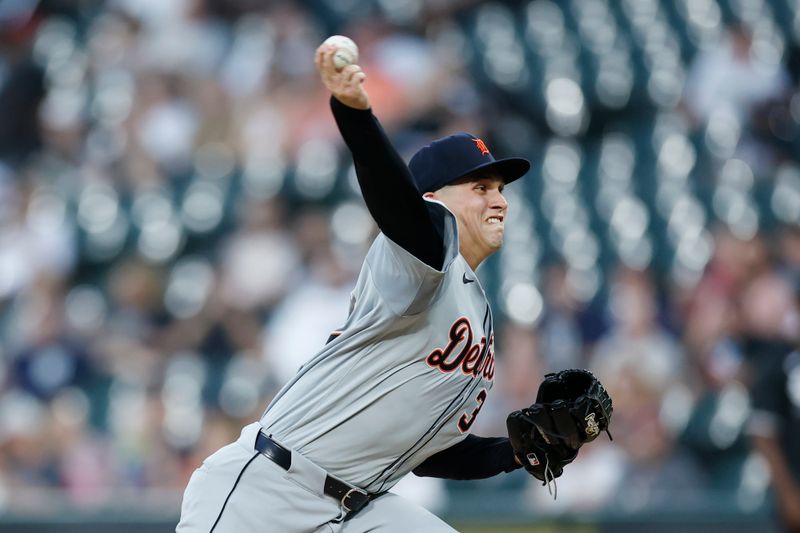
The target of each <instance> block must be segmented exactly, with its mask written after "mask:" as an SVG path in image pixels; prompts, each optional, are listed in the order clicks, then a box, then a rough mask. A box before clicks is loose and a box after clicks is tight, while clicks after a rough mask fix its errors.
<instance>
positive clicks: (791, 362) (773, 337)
mask: <svg viewBox="0 0 800 533" xmlns="http://www.w3.org/2000/svg"><path fill="white" fill-rule="evenodd" d="M792 294H794V295H795V299H794V301H792ZM798 302H800V286H794V287H792V286H791V285H789V284H788V283H786V281H785V280H783V279H781V278H780V277H778V276H777V275H775V274H768V275H764V276H762V277H760V278H758V279H756V280H754V281H753V283H752V284H751V285H750V286H749V287H748V288H747V290H746V291H745V292H744V293H743V298H742V306H743V308H744V309H743V321H744V323H745V326H744V331H745V334H746V337H745V342H744V349H745V351H746V353H747V356H748V362H749V367H750V371H751V373H752V377H751V397H752V406H753V411H752V414H751V415H750V419H749V423H748V433H749V434H750V436H751V438H752V442H753V445H754V447H755V449H756V451H758V452H759V453H760V454H761V456H762V457H763V458H764V459H765V460H766V462H767V465H768V467H769V472H770V476H771V481H772V489H773V492H774V495H775V504H776V511H777V514H778V519H779V521H780V523H781V524H782V525H783V528H784V530H785V531H787V532H798V531H800V352H798V351H797V347H798V346H800V333H798V331H799V330H798V328H797V323H798V312H800V307H798V305H797V304H798ZM789 325H791V327H787V326H789ZM793 348H794V351H792V350H793Z"/></svg>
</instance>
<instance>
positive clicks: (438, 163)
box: [408, 131, 531, 193]
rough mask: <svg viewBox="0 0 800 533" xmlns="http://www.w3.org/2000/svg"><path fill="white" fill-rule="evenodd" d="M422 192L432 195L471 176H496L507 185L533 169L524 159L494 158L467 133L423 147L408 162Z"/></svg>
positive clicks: (476, 138)
mask: <svg viewBox="0 0 800 533" xmlns="http://www.w3.org/2000/svg"><path fill="white" fill-rule="evenodd" d="M408 168H409V169H410V170H411V174H412V176H414V181H415V182H416V183H417V188H419V192H421V193H426V192H433V191H436V190H439V189H441V188H442V187H444V186H445V185H449V184H451V183H453V182H454V181H456V180H458V179H461V178H464V177H466V176H469V175H481V174H483V173H486V174H493V175H496V176H499V177H501V178H503V179H504V180H505V182H506V183H511V182H512V181H514V180H516V179H519V178H521V177H522V176H524V175H525V173H527V172H528V170H530V168H531V163H530V161H528V160H527V159H524V158H522V157H508V158H505V159H495V158H494V156H493V155H492V153H491V152H490V151H489V148H487V146H486V143H484V142H483V141H482V140H481V139H479V138H478V137H476V136H474V135H471V134H469V133H465V132H463V131H462V132H459V133H456V134H454V135H449V136H447V137H444V138H442V139H437V140H435V141H433V142H431V143H430V144H428V145H426V146H423V147H422V148H420V149H419V151H417V153H416V154H414V156H413V157H412V158H411V161H409V163H408Z"/></svg>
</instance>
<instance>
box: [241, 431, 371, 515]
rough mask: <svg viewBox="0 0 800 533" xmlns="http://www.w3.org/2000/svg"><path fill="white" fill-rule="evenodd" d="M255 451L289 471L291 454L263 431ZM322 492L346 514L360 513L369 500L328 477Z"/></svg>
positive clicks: (363, 493) (344, 484) (358, 490)
mask: <svg viewBox="0 0 800 533" xmlns="http://www.w3.org/2000/svg"><path fill="white" fill-rule="evenodd" d="M256 450H257V451H258V452H260V453H261V454H262V455H263V456H264V457H266V458H267V459H269V460H270V461H272V462H273V463H275V464H276V465H278V466H280V467H281V468H283V469H284V470H289V467H290V466H292V452H290V451H289V450H287V449H286V448H284V447H283V446H281V445H280V444H278V443H277V442H275V441H274V440H272V439H271V438H269V437H268V436H266V435H264V432H263V431H259V432H258V437H256ZM322 490H323V492H324V493H325V494H327V495H328V496H330V497H332V498H334V499H336V500H338V501H339V502H340V503H341V504H342V507H344V510H345V511H347V512H348V513H355V512H358V511H360V510H361V508H362V507H364V506H365V505H367V503H369V500H370V496H369V494H368V493H366V492H364V491H363V490H361V489H356V488H353V487H351V486H350V485H348V484H347V483H344V482H342V481H339V480H338V479H336V478H334V477H331V476H330V475H326V476H325V487H324V488H323V489H322Z"/></svg>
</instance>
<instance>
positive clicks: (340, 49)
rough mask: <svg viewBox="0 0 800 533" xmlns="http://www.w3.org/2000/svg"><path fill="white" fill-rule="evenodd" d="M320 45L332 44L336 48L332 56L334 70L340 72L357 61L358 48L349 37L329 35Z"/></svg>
mask: <svg viewBox="0 0 800 533" xmlns="http://www.w3.org/2000/svg"><path fill="white" fill-rule="evenodd" d="M322 44H332V45H333V46H335V47H336V53H335V54H333V66H334V67H336V70H342V69H343V68H344V67H346V66H347V65H352V64H353V63H355V62H357V61H358V46H356V43H354V42H353V39H351V38H350V37H345V36H344V35H331V36H330V37H328V38H327V39H325V42H324V43H322Z"/></svg>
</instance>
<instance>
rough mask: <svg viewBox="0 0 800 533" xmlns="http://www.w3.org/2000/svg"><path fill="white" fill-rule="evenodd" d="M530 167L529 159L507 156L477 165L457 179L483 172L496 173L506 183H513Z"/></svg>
mask: <svg viewBox="0 0 800 533" xmlns="http://www.w3.org/2000/svg"><path fill="white" fill-rule="evenodd" d="M530 169H531V162H530V161H528V160H527V159H525V158H522V157H507V158H505V159H497V160H495V161H492V162H490V163H486V164H484V165H480V166H477V167H475V168H473V169H472V170H470V171H469V172H467V173H466V174H463V175H462V176H459V177H458V178H457V179H461V178H465V177H467V176H475V175H482V174H496V175H498V176H500V177H501V178H503V181H505V182H506V183H511V182H512V181H515V180H518V179H519V178H521V177H522V176H524V175H525V174H527V173H528V171H529V170H530Z"/></svg>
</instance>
